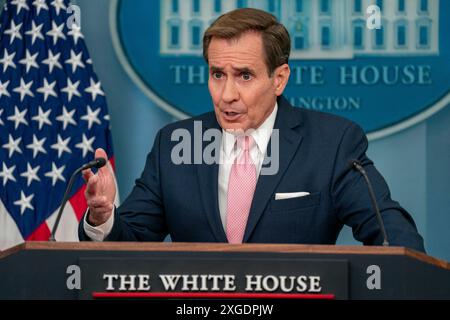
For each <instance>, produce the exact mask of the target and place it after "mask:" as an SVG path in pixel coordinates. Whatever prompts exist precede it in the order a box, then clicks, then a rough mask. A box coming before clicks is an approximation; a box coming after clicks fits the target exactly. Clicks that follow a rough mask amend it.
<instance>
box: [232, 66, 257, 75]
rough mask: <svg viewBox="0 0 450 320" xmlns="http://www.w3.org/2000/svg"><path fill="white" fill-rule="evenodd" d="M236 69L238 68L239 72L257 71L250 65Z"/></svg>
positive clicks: (252, 72)
mask: <svg viewBox="0 0 450 320" xmlns="http://www.w3.org/2000/svg"><path fill="white" fill-rule="evenodd" d="M235 70H237V71H238V72H239V73H243V72H246V73H251V74H254V73H255V71H254V70H253V69H252V68H249V67H242V68H236V69H235Z"/></svg>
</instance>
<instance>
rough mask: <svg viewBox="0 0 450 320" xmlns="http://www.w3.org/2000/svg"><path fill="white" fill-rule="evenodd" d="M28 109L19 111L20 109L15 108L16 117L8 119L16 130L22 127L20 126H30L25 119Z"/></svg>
mask: <svg viewBox="0 0 450 320" xmlns="http://www.w3.org/2000/svg"><path fill="white" fill-rule="evenodd" d="M27 111H28V110H27V109H24V110H23V111H19V108H17V106H15V107H14V115H12V116H9V117H8V118H7V119H8V120H9V121H13V122H14V129H15V130H17V128H18V127H19V126H20V124H21V123H22V124H24V125H26V126H27V125H28V121H27V120H26V119H25V116H26V115H27Z"/></svg>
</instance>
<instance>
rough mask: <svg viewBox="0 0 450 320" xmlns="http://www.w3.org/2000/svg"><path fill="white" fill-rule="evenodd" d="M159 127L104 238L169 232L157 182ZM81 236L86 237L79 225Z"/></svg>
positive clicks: (156, 236) (156, 237) (153, 237)
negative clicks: (142, 165)
mask: <svg viewBox="0 0 450 320" xmlns="http://www.w3.org/2000/svg"><path fill="white" fill-rule="evenodd" d="M160 146H161V131H159V132H158V134H157V135H156V138H155V142H154V144H153V148H152V150H151V152H150V153H149V154H148V156H147V160H146V163H145V168H144V171H143V172H142V174H141V177H140V178H139V179H137V180H136V183H135V186H134V188H133V190H132V192H131V193H130V195H129V196H128V197H127V198H126V199H125V201H124V202H123V204H122V205H121V206H120V207H119V208H118V209H116V210H115V211H114V224H113V227H112V230H111V233H110V234H109V235H108V236H107V237H106V238H105V241H162V240H164V238H165V237H166V235H167V234H168V231H167V230H168V229H167V225H166V220H165V216H164V205H163V202H162V196H161V184H160V160H159V159H160V156H159V155H160ZM79 238H80V240H89V238H88V237H87V236H86V234H85V232H84V230H83V228H81V227H80V228H79Z"/></svg>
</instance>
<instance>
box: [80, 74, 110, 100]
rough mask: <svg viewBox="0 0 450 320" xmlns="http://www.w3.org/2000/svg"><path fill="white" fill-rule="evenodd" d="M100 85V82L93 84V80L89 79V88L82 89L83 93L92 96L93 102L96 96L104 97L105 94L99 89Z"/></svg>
mask: <svg viewBox="0 0 450 320" xmlns="http://www.w3.org/2000/svg"><path fill="white" fill-rule="evenodd" d="M100 86H101V83H100V81H99V82H97V83H95V81H94V79H92V78H91V79H90V86H89V87H87V88H86V89H84V91H85V92H87V93H90V94H91V95H92V101H95V99H97V95H101V96H104V95H105V93H104V92H103V90H102V89H101V88H100Z"/></svg>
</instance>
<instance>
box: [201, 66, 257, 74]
mask: <svg viewBox="0 0 450 320" xmlns="http://www.w3.org/2000/svg"><path fill="white" fill-rule="evenodd" d="M209 69H210V71H211V72H223V68H220V67H216V66H211V67H210V68H209ZM233 71H235V72H237V73H243V72H247V73H251V74H254V73H255V71H254V70H253V69H252V68H249V67H242V68H233Z"/></svg>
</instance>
